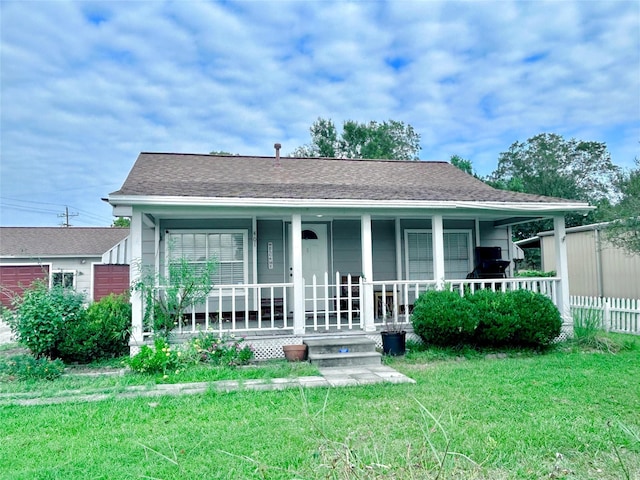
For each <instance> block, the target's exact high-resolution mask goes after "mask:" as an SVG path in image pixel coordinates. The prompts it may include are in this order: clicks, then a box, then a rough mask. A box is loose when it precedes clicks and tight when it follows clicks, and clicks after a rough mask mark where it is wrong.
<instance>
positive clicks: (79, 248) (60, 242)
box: [0, 227, 129, 258]
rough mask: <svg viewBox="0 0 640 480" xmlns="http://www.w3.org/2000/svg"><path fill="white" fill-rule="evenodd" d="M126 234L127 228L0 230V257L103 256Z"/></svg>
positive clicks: (5, 228) (21, 228)
mask: <svg viewBox="0 0 640 480" xmlns="http://www.w3.org/2000/svg"><path fill="white" fill-rule="evenodd" d="M127 235H129V229H128V228H109V227H69V228H62V227H0V256H4V257H29V258H30V257H34V256H40V257H45V256H62V255H64V256H78V257H82V256H86V257H94V256H101V255H102V254H103V253H105V252H106V251H107V250H109V249H110V248H111V247H113V246H114V245H116V244H117V243H118V242H120V241H121V240H123V239H124V238H125V237H126V236H127Z"/></svg>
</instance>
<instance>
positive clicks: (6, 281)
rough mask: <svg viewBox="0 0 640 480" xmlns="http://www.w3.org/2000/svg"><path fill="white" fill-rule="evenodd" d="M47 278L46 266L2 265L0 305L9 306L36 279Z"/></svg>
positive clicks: (0, 268) (47, 269)
mask: <svg viewBox="0 0 640 480" xmlns="http://www.w3.org/2000/svg"><path fill="white" fill-rule="evenodd" d="M39 278H42V279H44V280H47V279H48V278H49V266H48V265H23V266H14V265H2V266H1V267H0V303H1V304H2V305H3V306H5V307H10V306H11V299H12V298H13V297H14V296H16V295H18V296H20V295H22V292H24V289H25V288H29V286H30V285H31V284H32V283H33V282H34V281H35V280H37V279H39Z"/></svg>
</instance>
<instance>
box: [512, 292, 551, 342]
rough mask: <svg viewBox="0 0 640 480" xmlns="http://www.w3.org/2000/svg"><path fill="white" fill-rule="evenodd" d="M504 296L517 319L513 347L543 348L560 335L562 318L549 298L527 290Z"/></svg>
mask: <svg viewBox="0 0 640 480" xmlns="http://www.w3.org/2000/svg"><path fill="white" fill-rule="evenodd" d="M504 296H505V297H506V298H507V300H506V301H508V302H509V303H510V304H511V308H512V309H513V312H514V314H515V315H516V316H517V319H518V321H517V328H516V330H515V334H514V339H513V341H514V344H515V345H521V346H524V347H544V346H548V345H550V344H551V343H552V342H553V340H554V339H555V338H557V337H558V335H560V332H561V331H562V317H561V316H560V312H559V311H558V309H557V307H556V306H555V305H554V304H553V302H552V301H551V299H550V298H549V297H547V296H545V295H542V294H541V293H535V292H531V291H529V290H513V291H510V292H506V293H505V294H504Z"/></svg>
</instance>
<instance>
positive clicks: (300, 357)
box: [282, 344, 307, 362]
mask: <svg viewBox="0 0 640 480" xmlns="http://www.w3.org/2000/svg"><path fill="white" fill-rule="evenodd" d="M282 350H283V351H284V358H286V359H287V360H288V361H290V362H303V361H305V360H306V359H307V346H306V345H305V344H302V345H284V346H283V347H282Z"/></svg>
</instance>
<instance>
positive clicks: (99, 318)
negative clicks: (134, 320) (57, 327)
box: [60, 294, 131, 363]
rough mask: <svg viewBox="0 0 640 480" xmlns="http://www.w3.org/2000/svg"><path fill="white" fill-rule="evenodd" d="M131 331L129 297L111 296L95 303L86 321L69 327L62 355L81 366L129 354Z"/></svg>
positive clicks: (65, 334)
mask: <svg viewBox="0 0 640 480" xmlns="http://www.w3.org/2000/svg"><path fill="white" fill-rule="evenodd" d="M130 330H131V304H130V303H129V297H128V295H114V294H111V295H109V296H107V297H104V298H102V299H100V301H98V302H94V303H92V304H91V305H90V306H89V308H88V309H87V312H86V317H85V319H84V321H83V322H77V323H71V324H69V325H67V327H66V328H65V332H64V335H63V340H62V343H61V346H60V355H61V357H62V358H63V359H64V360H65V361H68V362H69V361H73V362H80V363H88V362H91V361H95V360H102V359H106V358H113V357H119V356H122V355H125V354H126V353H127V352H128V348H129V333H130Z"/></svg>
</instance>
